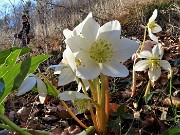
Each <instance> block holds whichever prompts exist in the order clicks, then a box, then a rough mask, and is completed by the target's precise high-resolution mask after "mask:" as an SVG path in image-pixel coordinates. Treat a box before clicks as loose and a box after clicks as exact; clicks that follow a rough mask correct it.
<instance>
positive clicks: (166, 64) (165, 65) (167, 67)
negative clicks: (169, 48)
mask: <svg viewBox="0 0 180 135" xmlns="http://www.w3.org/2000/svg"><path fill="white" fill-rule="evenodd" d="M160 66H161V67H162V68H164V69H165V70H168V71H170V69H171V65H170V63H169V62H168V61H166V60H160Z"/></svg>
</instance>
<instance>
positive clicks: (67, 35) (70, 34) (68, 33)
mask: <svg viewBox="0 0 180 135" xmlns="http://www.w3.org/2000/svg"><path fill="white" fill-rule="evenodd" d="M72 34H73V31H71V30H69V29H65V30H63V35H64V36H65V38H70V37H72Z"/></svg>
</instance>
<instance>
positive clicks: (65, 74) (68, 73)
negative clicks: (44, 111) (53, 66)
mask: <svg viewBox="0 0 180 135" xmlns="http://www.w3.org/2000/svg"><path fill="white" fill-rule="evenodd" d="M75 77H76V75H75V73H74V72H73V71H72V69H71V68H70V67H65V68H64V69H63V70H62V71H61V74H60V75H59V81H58V85H59V86H63V85H66V84H68V83H70V82H73V81H75Z"/></svg>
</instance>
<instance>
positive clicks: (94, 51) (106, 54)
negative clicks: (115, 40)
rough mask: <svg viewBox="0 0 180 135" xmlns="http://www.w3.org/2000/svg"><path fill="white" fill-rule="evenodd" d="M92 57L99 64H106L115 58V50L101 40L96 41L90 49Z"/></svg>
mask: <svg viewBox="0 0 180 135" xmlns="http://www.w3.org/2000/svg"><path fill="white" fill-rule="evenodd" d="M89 52H90V57H91V58H92V59H93V60H95V61H96V62H97V63H104V62H106V61H109V60H111V58H112V56H113V48H112V45H111V44H110V43H108V42H107V41H105V40H102V39H99V40H97V41H95V42H94V43H93V44H92V46H91V48H90V51H89Z"/></svg>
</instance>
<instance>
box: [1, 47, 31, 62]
mask: <svg viewBox="0 0 180 135" xmlns="http://www.w3.org/2000/svg"><path fill="white" fill-rule="evenodd" d="M17 49H22V51H21V53H20V56H22V55H24V54H26V53H29V52H31V51H32V50H31V49H30V48H18V47H13V48H10V49H7V50H4V51H0V64H3V63H4V62H5V60H6V58H7V57H8V56H9V55H10V53H11V52H14V51H15V50H17Z"/></svg>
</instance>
